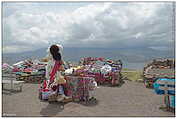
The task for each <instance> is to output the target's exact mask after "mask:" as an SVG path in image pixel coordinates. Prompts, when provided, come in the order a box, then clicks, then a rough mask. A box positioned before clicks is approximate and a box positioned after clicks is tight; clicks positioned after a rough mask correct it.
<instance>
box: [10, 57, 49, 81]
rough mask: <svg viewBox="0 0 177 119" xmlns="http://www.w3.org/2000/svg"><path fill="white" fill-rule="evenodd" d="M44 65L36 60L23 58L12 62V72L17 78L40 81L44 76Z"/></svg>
mask: <svg viewBox="0 0 177 119" xmlns="http://www.w3.org/2000/svg"><path fill="white" fill-rule="evenodd" d="M45 66H46V64H45V63H43V62H40V61H38V60H34V61H32V60H25V61H20V62H18V63H16V64H13V68H12V72H13V73H15V74H16V76H17V80H24V81H25V82H40V81H41V80H43V79H44V78H45Z"/></svg>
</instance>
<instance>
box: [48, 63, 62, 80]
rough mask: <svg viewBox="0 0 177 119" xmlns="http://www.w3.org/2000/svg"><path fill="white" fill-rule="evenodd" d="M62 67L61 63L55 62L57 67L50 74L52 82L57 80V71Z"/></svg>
mask: <svg viewBox="0 0 177 119" xmlns="http://www.w3.org/2000/svg"><path fill="white" fill-rule="evenodd" d="M60 66H61V63H60V61H55V65H54V67H53V69H52V71H51V73H50V82H53V80H54V78H55V74H56V72H57V70H58V69H59V67H60Z"/></svg>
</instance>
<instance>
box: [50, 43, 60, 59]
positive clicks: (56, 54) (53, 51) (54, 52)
mask: <svg viewBox="0 0 177 119" xmlns="http://www.w3.org/2000/svg"><path fill="white" fill-rule="evenodd" d="M50 53H51V54H52V56H53V59H54V60H56V61H60V60H61V54H60V53H59V47H58V46H57V45H52V46H51V47H50Z"/></svg>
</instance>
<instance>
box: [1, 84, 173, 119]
mask: <svg viewBox="0 0 177 119" xmlns="http://www.w3.org/2000/svg"><path fill="white" fill-rule="evenodd" d="M37 89H38V85H37V84H25V85H24V87H23V91H22V92H20V93H13V94H9V93H8V92H7V91H4V93H3V95H2V96H3V97H2V99H3V105H2V106H3V107H2V108H3V109H2V111H3V115H4V116H126V117H127V116H174V113H172V112H165V111H163V110H160V109H159V107H160V106H162V105H163V99H162V96H159V95H156V94H155V93H154V92H153V90H152V89H147V88H145V87H144V85H143V84H142V83H138V82H131V81H125V83H124V84H123V85H122V86H121V87H119V88H118V87H104V86H101V87H100V88H98V89H97V90H96V98H97V100H98V103H97V104H96V105H90V106H86V105H84V104H78V103H74V102H70V103H67V104H65V106H64V108H62V106H61V105H60V104H56V103H55V104H49V103H48V102H41V101H40V100H39V99H38V90H37Z"/></svg>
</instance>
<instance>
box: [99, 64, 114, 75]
mask: <svg viewBox="0 0 177 119" xmlns="http://www.w3.org/2000/svg"><path fill="white" fill-rule="evenodd" d="M111 70H112V67H111V66H109V65H104V66H103V67H102V68H101V73H102V74H107V73H109V72H111Z"/></svg>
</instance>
